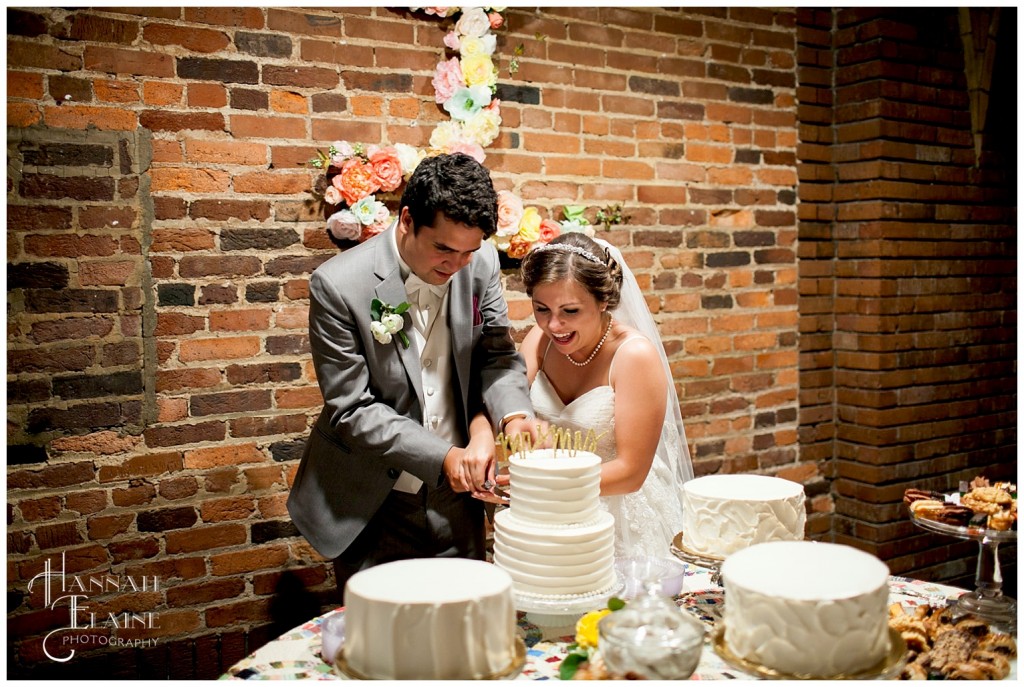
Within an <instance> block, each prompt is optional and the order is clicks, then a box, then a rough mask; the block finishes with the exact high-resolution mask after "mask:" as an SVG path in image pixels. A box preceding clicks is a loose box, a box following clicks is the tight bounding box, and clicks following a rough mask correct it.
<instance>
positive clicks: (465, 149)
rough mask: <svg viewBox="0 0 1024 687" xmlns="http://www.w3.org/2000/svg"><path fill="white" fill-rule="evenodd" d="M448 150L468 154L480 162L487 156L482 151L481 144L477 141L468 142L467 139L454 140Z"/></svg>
mask: <svg viewBox="0 0 1024 687" xmlns="http://www.w3.org/2000/svg"><path fill="white" fill-rule="evenodd" d="M448 152H449V153H463V154H465V155H469V156H470V157H471V158H473V159H474V160H476V161H477V162H479V163H480V164H483V163H484V159H486V158H487V154H486V153H484V149H483V146H481V145H480V144H479V143H470V142H469V141H456V142H455V144H454V145H452V147H451V149H449V151H448Z"/></svg>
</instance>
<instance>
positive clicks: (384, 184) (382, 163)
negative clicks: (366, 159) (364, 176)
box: [370, 146, 402, 193]
mask: <svg viewBox="0 0 1024 687" xmlns="http://www.w3.org/2000/svg"><path fill="white" fill-rule="evenodd" d="M370 166H371V167H372V168H373V176H374V178H375V179H376V181H377V185H378V186H380V190H381V191H384V192H385V193H389V192H391V191H394V190H395V189H396V188H398V187H399V186H401V185H402V162H401V160H399V159H398V151H397V150H395V149H394V148H392V147H390V146H389V147H387V148H381V149H380V150H378V151H377V152H376V153H374V154H373V155H371V156H370Z"/></svg>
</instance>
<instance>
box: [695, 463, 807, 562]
mask: <svg viewBox="0 0 1024 687" xmlns="http://www.w3.org/2000/svg"><path fill="white" fill-rule="evenodd" d="M683 494H684V499H683V544H684V546H685V547H686V548H687V549H689V550H690V551H692V552H693V553H696V554H698V555H701V556H710V557H712V558H725V557H726V556H728V555H729V554H731V553H734V552H736V551H739V550H740V549H744V548H746V547H748V546H751V545H752V544H760V543H762V542H769V541H799V540H801V539H803V538H804V523H805V522H806V520H807V513H806V510H805V508H804V488H803V485H801V484H797V483H796V482H791V481H789V480H786V479H782V478H780V477H768V476H765V475H708V476H706V477H699V478H697V479H692V480H690V481H689V482H686V483H685V484H684V485H683Z"/></svg>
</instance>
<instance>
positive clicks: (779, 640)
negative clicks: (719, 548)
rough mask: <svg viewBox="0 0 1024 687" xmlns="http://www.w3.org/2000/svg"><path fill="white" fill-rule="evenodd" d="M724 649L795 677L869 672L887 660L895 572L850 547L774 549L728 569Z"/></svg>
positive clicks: (787, 545) (758, 548)
mask: <svg viewBox="0 0 1024 687" xmlns="http://www.w3.org/2000/svg"><path fill="white" fill-rule="evenodd" d="M722 585H723V587H725V598H726V603H725V612H724V615H723V620H724V622H725V643H726V645H727V646H728V648H729V650H730V651H731V652H732V653H733V654H735V655H736V656H739V657H740V658H744V659H746V660H748V661H751V662H752V663H755V664H758V665H761V666H764V667H766V668H772V669H775V670H778V671H781V672H783V673H786V674H789V675H794V676H810V677H820V678H830V677H836V676H840V675H849V674H851V673H855V672H859V671H865V670H868V669H870V668H872V667H873V666H876V665H878V664H879V663H881V662H882V661H883V660H884V659H885V657H886V655H887V654H888V652H889V626H888V603H889V569H888V568H887V567H886V566H885V564H884V563H882V561H880V560H879V559H878V558H876V557H875V556H872V555H871V554H869V553H865V552H863V551H860V550H858V549H855V548H853V547H852V546H844V545H842V544H825V543H821V542H811V541H800V542H769V543H767V544H757V545H755V546H751V547H749V548H746V549H744V550H743V551H739V552H737V553H734V554H733V555H731V556H729V558H727V559H726V560H725V562H724V563H723V564H722Z"/></svg>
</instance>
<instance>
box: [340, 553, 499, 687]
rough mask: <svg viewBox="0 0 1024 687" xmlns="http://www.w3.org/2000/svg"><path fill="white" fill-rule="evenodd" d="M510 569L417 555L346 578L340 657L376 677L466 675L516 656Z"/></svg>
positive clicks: (494, 670)
mask: <svg viewBox="0 0 1024 687" xmlns="http://www.w3.org/2000/svg"><path fill="white" fill-rule="evenodd" d="M515 643H516V611H515V604H514V601H513V596H512V580H511V578H510V577H509V575H508V573H506V572H505V571H504V570H501V569H500V568H498V567H496V566H494V565H491V564H490V563H485V562H484V561H475V560H468V559H464V558H417V559H412V560H404V561H395V562H393V563H384V564H382V565H378V566H375V567H373V568H368V569H367V570H363V571H360V572H358V573H356V574H355V575H353V576H352V577H351V578H349V580H348V583H347V584H346V585H345V643H344V646H343V647H342V653H341V656H342V657H343V658H344V663H345V665H346V666H347V667H348V668H349V669H350V670H351V671H353V674H354V675H357V676H361V677H366V678H371V679H380V680H405V679H418V680H471V679H481V678H483V677H487V676H494V675H498V674H501V673H503V672H505V671H507V670H508V669H509V667H510V666H511V665H512V663H513V660H514V659H515V657H516V656H515V647H516V644H515Z"/></svg>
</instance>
